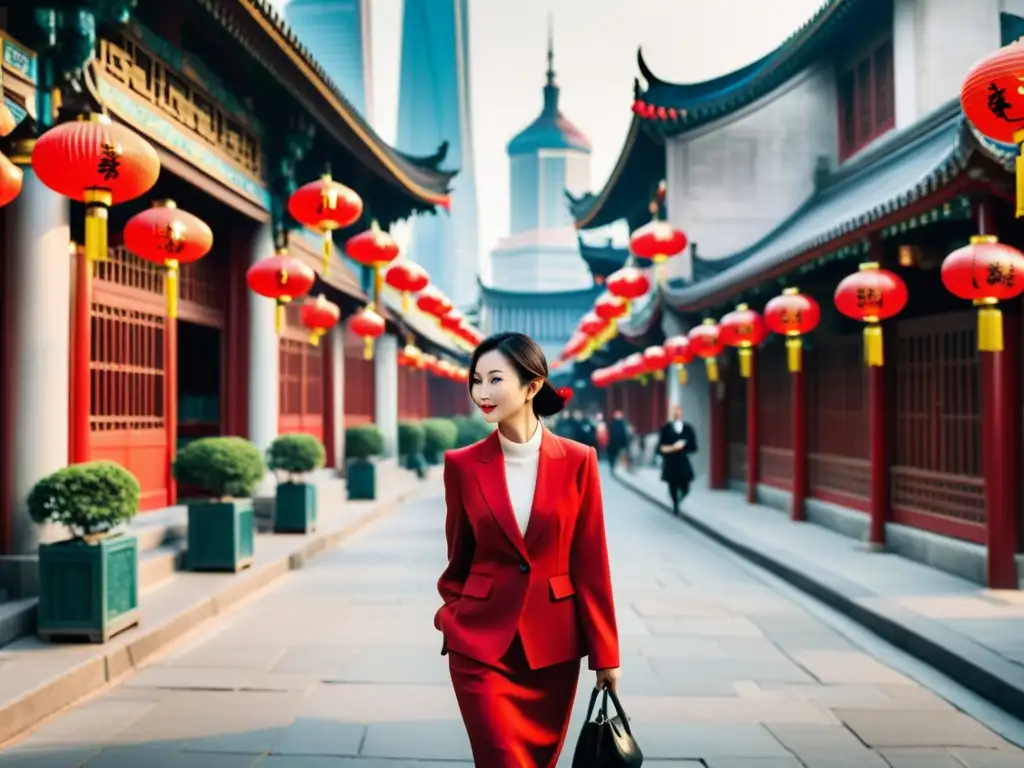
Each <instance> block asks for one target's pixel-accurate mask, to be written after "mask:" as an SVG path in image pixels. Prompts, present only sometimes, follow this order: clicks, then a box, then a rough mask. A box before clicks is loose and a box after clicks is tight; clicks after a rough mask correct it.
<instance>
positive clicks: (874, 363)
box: [864, 320, 885, 368]
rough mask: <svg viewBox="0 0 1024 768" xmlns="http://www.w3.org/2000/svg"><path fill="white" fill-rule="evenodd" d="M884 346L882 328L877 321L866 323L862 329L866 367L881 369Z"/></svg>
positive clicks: (883, 359) (883, 361) (883, 362)
mask: <svg viewBox="0 0 1024 768" xmlns="http://www.w3.org/2000/svg"><path fill="white" fill-rule="evenodd" d="M883 350H884V346H883V344H882V326H880V325H879V324H878V321H877V320H875V321H873V322H872V321H868V325H867V327H865V328H864V364H865V365H867V366H868V367H874V368H881V367H882V366H883V365H884V364H885V357H884V352H883Z"/></svg>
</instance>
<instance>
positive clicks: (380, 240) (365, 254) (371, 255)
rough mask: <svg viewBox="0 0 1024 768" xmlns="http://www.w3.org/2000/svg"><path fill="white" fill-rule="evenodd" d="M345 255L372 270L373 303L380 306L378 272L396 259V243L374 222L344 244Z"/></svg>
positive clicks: (379, 278)
mask: <svg viewBox="0 0 1024 768" xmlns="http://www.w3.org/2000/svg"><path fill="white" fill-rule="evenodd" d="M345 253H347V254H348V256H349V258H350V259H352V260H353V261H356V262H359V263H360V264H362V265H363V266H365V267H370V269H372V270H373V303H374V305H376V306H380V283H381V275H380V270H381V269H382V268H383V267H386V266H387V265H388V264H390V263H391V262H392V261H394V260H395V259H397V258H398V243H396V242H395V238H393V237H392V236H391V235H390V234H389V233H388V232H385V231H384V230H383V229H381V228H380V225H379V224H377V222H376V221H374V222H373V223H372V224H371V225H370V228H369V229H368V230H366V231H365V232H360V233H359V234H358V235H356V236H355V237H353V238H351V239H350V240H349V241H348V242H347V243H345Z"/></svg>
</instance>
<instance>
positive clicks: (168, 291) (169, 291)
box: [164, 259, 178, 320]
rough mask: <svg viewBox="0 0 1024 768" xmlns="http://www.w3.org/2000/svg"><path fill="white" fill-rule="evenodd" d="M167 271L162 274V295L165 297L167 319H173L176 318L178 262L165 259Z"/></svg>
mask: <svg viewBox="0 0 1024 768" xmlns="http://www.w3.org/2000/svg"><path fill="white" fill-rule="evenodd" d="M164 267H165V269H166V270H167V271H166V272H165V273H164V294H165V296H166V297H167V317H168V318H170V319H172V320H173V319H174V318H176V317H177V316H178V260H177V259H167V260H166V261H165V262H164Z"/></svg>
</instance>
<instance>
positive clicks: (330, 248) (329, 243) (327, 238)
mask: <svg viewBox="0 0 1024 768" xmlns="http://www.w3.org/2000/svg"><path fill="white" fill-rule="evenodd" d="M333 253H334V239H333V237H332V235H331V230H330V229H324V252H323V260H324V261H323V268H324V277H327V272H328V270H330V268H331V255H332V254H333Z"/></svg>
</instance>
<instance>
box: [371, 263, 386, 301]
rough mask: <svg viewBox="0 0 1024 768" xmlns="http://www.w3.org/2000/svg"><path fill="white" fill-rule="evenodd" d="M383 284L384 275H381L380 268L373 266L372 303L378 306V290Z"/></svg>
mask: <svg viewBox="0 0 1024 768" xmlns="http://www.w3.org/2000/svg"><path fill="white" fill-rule="evenodd" d="M383 283H384V275H382V274H381V271H380V267H379V266H377V265H376V264H375V265H374V266H373V303H374V304H376V305H378V306H380V289H381V286H382V285H383Z"/></svg>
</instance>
